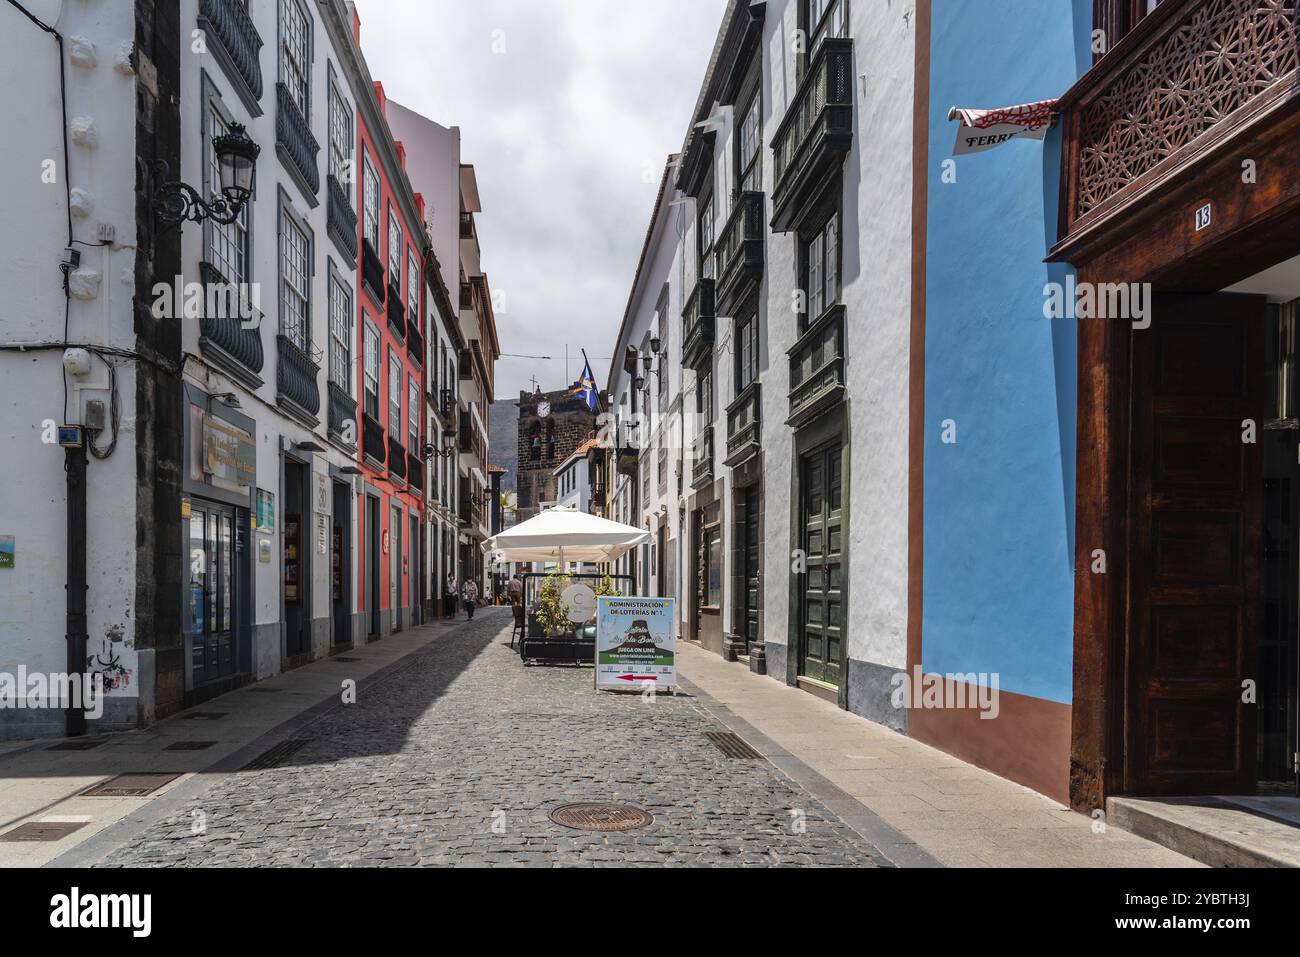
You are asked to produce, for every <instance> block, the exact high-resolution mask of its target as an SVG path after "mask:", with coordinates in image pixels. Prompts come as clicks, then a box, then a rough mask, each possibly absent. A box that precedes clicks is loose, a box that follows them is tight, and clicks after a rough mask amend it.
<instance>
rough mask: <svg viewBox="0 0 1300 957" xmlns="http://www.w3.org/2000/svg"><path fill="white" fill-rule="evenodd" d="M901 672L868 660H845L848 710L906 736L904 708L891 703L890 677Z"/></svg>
mask: <svg viewBox="0 0 1300 957" xmlns="http://www.w3.org/2000/svg"><path fill="white" fill-rule="evenodd" d="M901 670H902V669H900V668H889V667H886V666H885V665H878V664H876V663H875V662H871V661H859V660H858V659H856V658H850V659H848V685H849V687H848V693H849V710H850V711H852V712H853V713H854V714H857V715H861V716H862V717H864V718H866V719H868V720H870V721H874V722H876V724H883V725H884V726H885V727H887V728H893V729H894V730H895V731H901V732H902V733H903V734H906V733H907V709H906V708H895V707H894V705H893V701H892V700H891V699H892V696H893V693H894V684H893V680H894V675H896V674H898V673H899V672H900V671H901Z"/></svg>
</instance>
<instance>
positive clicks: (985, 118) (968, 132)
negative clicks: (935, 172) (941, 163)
mask: <svg viewBox="0 0 1300 957" xmlns="http://www.w3.org/2000/svg"><path fill="white" fill-rule="evenodd" d="M1055 107H1056V101H1055V100H1040V101H1039V102H1037V103H1022V104H1021V105H1020V106H1007V107H1003V108H1001V109H997V110H963V109H959V108H958V107H955V106H954V107H953V108H952V109H951V110H949V111H948V119H949V120H959V121H960V122H961V126H960V127H958V129H957V145H956V146H954V147H953V150H952V152H953V155H954V156H965V155H966V154H968V153H982V152H984V151H985V150H991V149H993V148H994V147H995V146H1001V145H1002V144H1003V143H1006V142H1009V141H1010V140H1020V139H1029V140H1041V139H1043V138H1044V137H1045V136H1047V130H1048V128H1049V127H1050V126H1051V125H1052V110H1053V109H1054V108H1055Z"/></svg>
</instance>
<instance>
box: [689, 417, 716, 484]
mask: <svg viewBox="0 0 1300 957" xmlns="http://www.w3.org/2000/svg"><path fill="white" fill-rule="evenodd" d="M712 483H713V426H711V425H710V426H708V427H707V428H705V429H702V430H701V431H700V434H699V435H697V436H696V437H695V444H694V445H693V446H692V447H691V488H693V489H701V488H704V486H706V485H711V484H712Z"/></svg>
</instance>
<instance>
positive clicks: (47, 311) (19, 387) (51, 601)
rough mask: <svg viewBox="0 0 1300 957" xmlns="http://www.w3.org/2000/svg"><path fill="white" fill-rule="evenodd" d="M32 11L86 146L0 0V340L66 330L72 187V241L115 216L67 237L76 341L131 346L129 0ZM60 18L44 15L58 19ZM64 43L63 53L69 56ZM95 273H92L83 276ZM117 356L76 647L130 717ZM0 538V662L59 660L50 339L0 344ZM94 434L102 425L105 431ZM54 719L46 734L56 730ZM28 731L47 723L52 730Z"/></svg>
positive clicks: (35, 33) (25, 31)
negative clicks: (114, 409)
mask: <svg viewBox="0 0 1300 957" xmlns="http://www.w3.org/2000/svg"><path fill="white" fill-rule="evenodd" d="M27 6H28V7H29V9H30V10H31V11H32V12H33V13H34V14H35V15H36V16H38V17H41V18H43V19H45V20H46V22H49V23H51V25H52V26H54V27H55V28H56V29H58V30H59V31H60V32H61V33H63V34H64V36H65V38H66V43H65V47H66V50H67V57H66V59H65V66H66V70H67V115H68V118H69V121H70V125H74V126H78V127H88V128H89V129H91V130H92V131H93V135H94V136H95V137H97V143H96V144H95V145H93V146H92V145H90V143H89V142H88V141H85V142H83V143H76V142H74V143H72V144H71V145H69V147H68V149H69V154H70V155H69V164H70V165H69V166H68V167H67V168H65V164H64V154H63V136H62V132H63V120H62V113H61V107H60V98H59V55H58V46H57V45H56V43H55V41H54V39H53V38H52V37H51V36H49V35H47V34H45V33H43V32H41V31H40V30H39V29H37V27H36V26H35V25H34V24H32V23H31V22H30V21H28V20H27V19H26V18H25V17H24V16H22V14H21V13H20V12H19V11H17V10H16V9H14V8H12V7H11V6H9V5H8V4H5V5H3V7H0V32H2V33H3V35H4V36H5V38H6V42H5V55H4V56H3V57H0V89H3V90H5V91H6V94H5V95H4V96H0V123H3V127H4V129H6V130H8V131H10V135H9V136H7V137H6V141H5V148H4V149H3V150H0V177H2V178H0V182H3V183H4V184H5V186H4V187H3V189H4V204H3V206H4V214H5V215H4V220H5V227H4V230H3V232H0V289H3V290H4V293H5V295H4V304H3V306H2V307H0V309H2V310H3V312H0V342H2V343H3V344H4V345H6V346H10V345H15V344H20V343H58V344H60V345H61V343H62V341H63V336H64V308H65V302H66V300H65V296H64V294H63V290H62V278H61V276H60V273H59V270H58V264H59V258H60V254H61V252H62V250H63V248H64V247H65V246H66V245H67V242H68V233H67V230H68V221H67V217H68V200H67V189H68V187H69V186H71V187H73V188H74V189H76V190H78V191H79V192H80V191H84V193H82V195H83V198H84V204H83V205H82V206H81V213H82V214H79V215H76V216H74V217H73V231H74V235H75V237H76V238H77V239H80V240H85V241H91V242H94V241H97V232H96V226H97V224H98V223H100V222H103V223H108V224H111V225H112V226H114V227H115V228H116V242H115V244H114V245H112V246H102V247H101V246H85V245H82V246H78V247H77V248H78V249H79V250H80V251H81V266H80V270H81V273H82V276H81V277H78V279H81V278H85V279H89V280H91V283H90V284H91V286H92V287H93V289H94V291H93V293H92V294H89V296H88V298H84V299H82V298H74V299H73V300H72V302H71V305H70V307H69V312H68V339H69V340H70V341H71V342H73V343H86V344H97V345H108V346H113V347H116V348H121V349H125V350H133V349H134V347H135V337H134V331H133V326H134V324H133V320H132V298H133V295H134V291H135V290H134V274H133V270H134V263H135V256H134V243H135V191H134V184H135V105H136V100H135V78H134V76H132V75H130V74H129V72H122V71H121V70H119V69H115V63H116V62H117V60H118V59H119V54H120V51H121V50H122V49H123V47H124V45H126V49H128V50H129V44H130V42H131V41H132V39H133V37H134V32H135V22H134V9H133V5H132V4H123V3H118V4H83V3H73V2H63V3H60V2H55V0H28V3H27ZM56 18H57V19H56ZM74 54H75V56H74ZM96 283H97V285H96ZM111 361H113V362H114V364H115V365H116V366H117V392H118V398H119V402H120V404H121V430H120V433H119V436H118V443H117V448H116V451H115V452H114V453H113V455H112V456H111V457H110V458H109V459H107V460H106V461H99V460H97V459H93V458H92V459H91V461H90V465H89V486H88V494H87V497H88V506H89V519H88V523H87V525H88V529H87V532H88V542H89V545H88V549H89V550H88V558H87V572H88V583H89V592H88V596H87V597H88V605H89V621H88V629H87V630H88V633H89V636H90V637H89V643H88V653H89V654H90V655H91V656H92V668H93V667H95V666H94V665H93V658H94V656H96V655H104V656H105V657H106V658H109V657H113V658H116V659H117V661H118V663H119V664H120V665H121V666H122V667H123V668H125V669H126V671H127V674H128V676H129V678H130V683H129V684H128V685H127V686H126V687H124V688H122V689H120V690H118V691H115V692H112V696H113V697H115V698H117V699H120V702H121V703H120V704H119V705H118V706H116V709H115V712H114V713H113V715H112V717H111V718H109V719H108V720H109V721H114V722H123V721H125V722H127V723H130V722H132V721H133V720H134V717H135V703H134V701H133V700H132V699H133V698H134V696H135V695H136V693H137V689H138V688H139V687H140V684H141V682H142V681H146V682H149V683H150V686H151V682H152V675H142V674H141V665H140V656H139V655H138V654H137V652H136V648H135V641H136V634H135V624H134V622H135V615H134V603H135V588H136V580H135V567H136V535H137V529H136V518H135V515H136V513H135V494H134V489H135V375H134V371H133V366H132V364H131V363H130V361H129V360H127V359H112V360H111ZM0 382H3V389H0V460H3V461H4V462H5V463H6V468H5V469H4V481H3V483H0V536H8V535H12V536H13V537H14V539H15V547H16V563H15V567H14V568H12V569H4V570H0V672H9V673H12V672H14V671H16V669H17V668H18V666H20V665H21V666H25V667H26V668H27V669H28V670H29V671H41V672H50V671H57V672H62V671H64V670H66V661H67V642H66V640H65V638H64V635H65V631H66V625H65V618H64V614H65V610H66V598H65V589H64V583H65V582H66V580H67V575H66V557H67V547H66V537H65V535H66V525H67V521H66V503H67V493H66V486H65V474H64V469H63V463H64V452H63V450H62V449H61V448H59V447H58V445H57V444H47V443H46V442H45V441H43V438H49V437H50V436H48V435H46V434H45V433H46V431H47V430H46V429H45V428H44V427H43V423H46V422H52V423H59V422H63V421H64V420H65V416H64V412H63V404H64V389H63V369H62V349H61V347H60V348H55V349H51V350H48V351H33V352H28V353H19V352H12V351H7V350H6V351H0ZM69 384H70V389H69V399H68V414H67V417H66V419H67V421H71V422H80V421H82V419H81V412H80V409H81V407H82V404H83V402H84V401H85V400H86V399H100V400H104V401H105V402H107V400H108V398H109V394H110V393H109V391H108V388H107V386H108V373H107V366H106V364H105V362H104V361H103V360H101V359H99V358H95V359H93V360H92V372H91V375H90V377H89V378H88V379H87V380H86V381H85V386H86V387H85V388H82V389H77V388H75V385H76V382H75V380H71V379H70V381H69ZM106 439H107V437H106V436H105V437H102V438H101V441H100V444H101V445H102V444H104V442H105V441H106ZM42 721H49V722H53V724H54V725H56V726H57V727H61V726H62V715H61V713H59V712H57V711H56V712H49V713H44V714H37V713H34V712H28V713H26V714H24V713H20V712H0V738H3V737H22V736H25V734H26V732H25V731H24V730H23V729H24V728H29V729H31V728H34V727H35V724H33V723H32V722H36V723H39V722H42ZM57 727H56V728H55V729H54V733H57ZM41 733H50V731H49V729H45V730H43V731H41Z"/></svg>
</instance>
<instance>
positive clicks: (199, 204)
mask: <svg viewBox="0 0 1300 957" xmlns="http://www.w3.org/2000/svg"><path fill="white" fill-rule="evenodd" d="M212 148H213V150H214V151H215V152H216V154H217V169H218V175H219V176H220V179H221V193H220V194H219V195H216V196H213V197H212V199H211V201H208V200H205V199H204V198H203V197H202V196H201V195H199V192H198V190H196V189H194V187H192V186H190V185H189V184H188V183H182V182H179V181H177V180H169V179H168V178H167V177H168V176H170V175H171V167H169V166H168V165H167V162H166V161H165V160H158V161H157V162H155V163H154V165H153V173H154V182H155V183H156V184H157V185H156V186H155V188H154V192H153V197H152V206H153V211H154V215H155V216H157V217H158V220H159V221H160V222H161V223H162V224H163V227H164V229H169V228H171V227H173V226H179V225H180V224H181V223H183V222H186V221H190V222H195V223H201V222H203V220H205V219H211V220H212V221H213V222H217V223H221V224H222V225H226V226H228V225H230V224H231V223H233V222H234V221H235V220H236V219H238V218H239V214H240V213H241V212H243V210H244V206H245V205H246V204H247V203H248V198H249V197H250V196H252V195H253V172H254V170H255V169H256V167H257V157H258V156H259V155H260V154H261V152H262V148H261V147H260V146H258V145H257V144H256V143H254V142H253V141H252V140H251V139H249V138H248V134H247V133H245V132H244V127H243V124H241V123H231V124H230V129H229V131H228V132H226V133H223V134H222V135H220V136H218V137H215V138H214V139H213V140H212Z"/></svg>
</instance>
